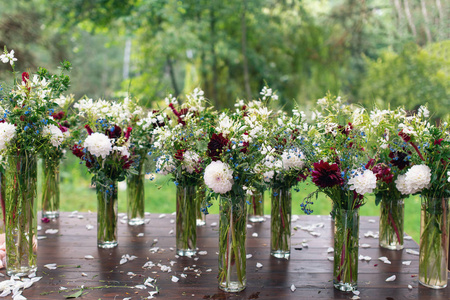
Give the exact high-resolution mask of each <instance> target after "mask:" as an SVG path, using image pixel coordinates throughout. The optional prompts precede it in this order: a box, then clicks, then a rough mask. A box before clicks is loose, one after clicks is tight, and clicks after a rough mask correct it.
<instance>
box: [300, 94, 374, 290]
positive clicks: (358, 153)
mask: <svg viewBox="0 0 450 300" xmlns="http://www.w3.org/2000/svg"><path fill="white" fill-rule="evenodd" d="M318 104H319V106H320V109H321V111H317V112H314V114H313V118H314V119H315V120H316V124H317V125H316V126H317V127H316V128H315V129H313V130H311V133H314V132H315V134H316V140H315V141H314V150H313V152H311V153H308V155H310V156H311V158H308V159H307V160H306V161H307V162H308V163H311V164H312V165H311V166H310V169H311V178H312V182H313V183H314V184H315V185H316V186H317V187H318V189H317V190H316V191H315V192H313V193H311V194H310V195H309V196H308V197H307V198H306V199H305V200H304V202H303V203H302V205H301V208H302V209H303V210H304V211H305V212H306V213H310V212H311V209H310V205H311V204H312V202H313V201H312V199H313V197H314V195H315V196H316V197H317V194H318V193H319V192H321V193H324V194H325V195H327V196H328V197H329V198H330V199H331V200H332V202H333V211H332V216H333V217H334V220H335V233H334V271H333V274H334V277H333V283H334V287H335V288H337V289H339V290H342V291H351V290H354V289H356V286H357V276H358V239H359V237H358V234H359V233H358V225H359V214H358V208H359V207H361V206H362V205H364V203H365V199H364V195H365V194H367V193H371V192H373V191H374V189H375V188H376V181H377V177H376V175H375V174H374V173H373V172H372V171H371V170H369V169H368V167H369V165H370V163H369V161H370V160H369V157H368V152H367V151H366V146H367V143H368V141H369V138H368V137H367V136H366V134H367V132H368V128H366V127H365V126H364V125H365V124H368V123H369V122H368V115H367V113H366V112H365V110H364V109H362V108H359V107H354V106H351V105H345V104H344V103H342V100H341V98H340V97H337V98H335V97H331V96H330V95H327V96H326V97H325V98H323V99H320V100H318Z"/></svg>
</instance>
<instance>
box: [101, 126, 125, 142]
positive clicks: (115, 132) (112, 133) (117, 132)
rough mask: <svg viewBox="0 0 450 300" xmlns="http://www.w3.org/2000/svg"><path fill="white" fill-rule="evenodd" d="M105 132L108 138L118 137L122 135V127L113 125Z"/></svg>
mask: <svg viewBox="0 0 450 300" xmlns="http://www.w3.org/2000/svg"><path fill="white" fill-rule="evenodd" d="M105 134H106V135H107V136H108V137H109V138H110V139H118V138H120V136H121V135H122V129H121V128H120V127H119V126H117V125H114V127H111V129H107V130H106V132H105Z"/></svg>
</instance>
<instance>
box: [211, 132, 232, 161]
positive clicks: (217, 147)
mask: <svg viewBox="0 0 450 300" xmlns="http://www.w3.org/2000/svg"><path fill="white" fill-rule="evenodd" d="M229 143H230V141H229V140H228V139H227V138H226V137H224V136H223V134H222V133H219V134H215V133H213V135H212V137H211V140H210V141H209V143H208V156H209V157H211V159H212V160H213V161H216V160H219V158H220V154H221V153H222V152H223V151H224V150H225V149H224V148H225V147H227V146H228V144H229Z"/></svg>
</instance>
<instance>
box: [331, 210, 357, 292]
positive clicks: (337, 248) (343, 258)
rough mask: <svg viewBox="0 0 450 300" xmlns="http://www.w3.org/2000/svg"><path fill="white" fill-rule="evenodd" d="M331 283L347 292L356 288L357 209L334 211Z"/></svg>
mask: <svg viewBox="0 0 450 300" xmlns="http://www.w3.org/2000/svg"><path fill="white" fill-rule="evenodd" d="M334 226H335V227H334V228H335V231H334V267H333V285H334V287H335V288H336V289H338V290H341V291H345V292H349V291H354V290H356V288H357V281H358V250H359V245H358V243H359V211H358V209H356V210H345V209H336V210H335V211H334Z"/></svg>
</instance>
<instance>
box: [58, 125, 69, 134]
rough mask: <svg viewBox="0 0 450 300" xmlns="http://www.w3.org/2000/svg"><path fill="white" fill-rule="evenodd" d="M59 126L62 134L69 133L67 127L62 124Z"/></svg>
mask: <svg viewBox="0 0 450 300" xmlns="http://www.w3.org/2000/svg"><path fill="white" fill-rule="evenodd" d="M58 125H59V126H58V127H59V130H61V132H62V133H64V132H67V131H68V130H69V128H67V127H66V126H62V125H61V124H58Z"/></svg>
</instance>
